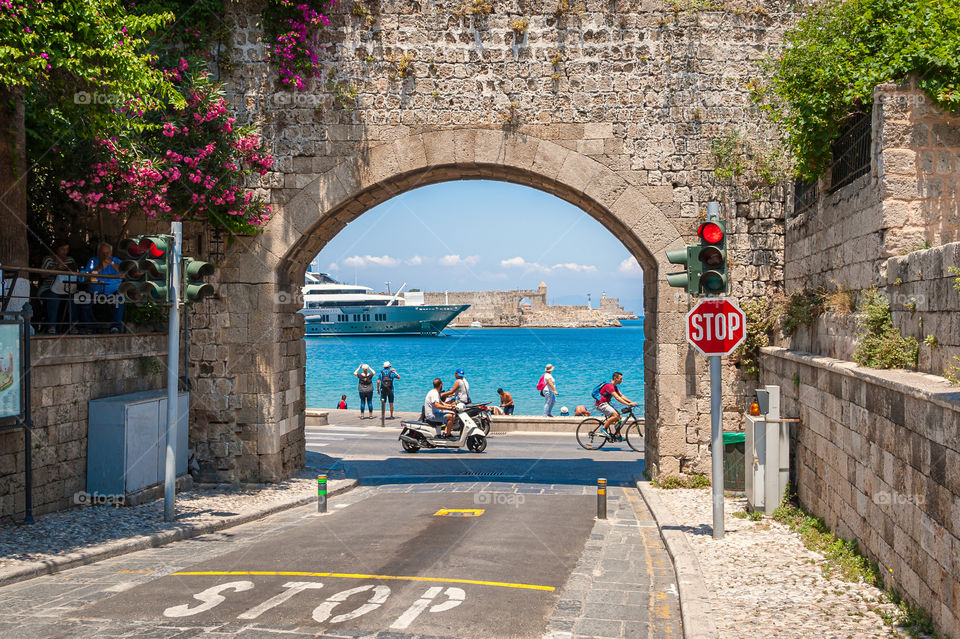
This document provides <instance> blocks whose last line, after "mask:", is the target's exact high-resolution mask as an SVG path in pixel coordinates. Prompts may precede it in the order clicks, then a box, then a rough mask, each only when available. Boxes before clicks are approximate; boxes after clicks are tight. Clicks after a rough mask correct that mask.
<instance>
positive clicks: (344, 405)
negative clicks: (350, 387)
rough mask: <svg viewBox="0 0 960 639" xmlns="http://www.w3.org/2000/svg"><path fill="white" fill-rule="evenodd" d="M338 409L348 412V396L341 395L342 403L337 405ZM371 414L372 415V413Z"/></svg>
mask: <svg viewBox="0 0 960 639" xmlns="http://www.w3.org/2000/svg"><path fill="white" fill-rule="evenodd" d="M337 408H339V409H340V410H347V396H346V395H341V396H340V403H339V404H337ZM371 414H372V413H371Z"/></svg>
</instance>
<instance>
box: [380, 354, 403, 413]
mask: <svg viewBox="0 0 960 639" xmlns="http://www.w3.org/2000/svg"><path fill="white" fill-rule="evenodd" d="M395 379H400V375H398V374H397V371H395V370H393V369H392V368H391V367H390V362H384V363H383V370H382V371H380V374H379V375H377V393H378V394H379V395H380V402H381V403H382V402H390V417H388V419H393V380H395Z"/></svg>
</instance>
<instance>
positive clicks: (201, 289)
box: [182, 257, 217, 304]
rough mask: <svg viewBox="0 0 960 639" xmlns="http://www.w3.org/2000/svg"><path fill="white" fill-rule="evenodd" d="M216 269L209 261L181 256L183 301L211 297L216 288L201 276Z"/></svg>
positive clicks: (207, 274)
mask: <svg viewBox="0 0 960 639" xmlns="http://www.w3.org/2000/svg"><path fill="white" fill-rule="evenodd" d="M216 270H217V267H215V266H214V265H213V264H211V263H210V262H201V261H200V260H195V259H193V258H192V257H185V258H183V295H182V298H183V301H184V303H187V304H189V303H191V302H199V301H200V300H202V299H204V298H206V297H212V296H213V295H214V293H216V290H215V289H214V288H213V284H208V283H206V282H204V281H203V278H205V277H209V276H210V275H213V272H214V271H216Z"/></svg>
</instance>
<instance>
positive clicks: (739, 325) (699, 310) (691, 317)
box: [687, 298, 747, 356]
mask: <svg viewBox="0 0 960 639" xmlns="http://www.w3.org/2000/svg"><path fill="white" fill-rule="evenodd" d="M746 323H747V317H746V315H744V313H743V311H742V310H740V307H739V306H737V304H736V303H735V302H732V301H731V300H728V299H724V298H707V299H702V300H700V301H699V302H698V303H697V305H696V306H694V307H693V308H692V309H691V310H690V312H689V313H687V341H688V342H690V344H692V345H693V346H694V347H695V348H696V349H697V350H698V351H700V353H702V354H703V355H708V356H712V355H729V354H730V353H732V352H733V350H734V349H735V348H736V347H737V346H739V345H740V343H741V342H743V340H744V339H745V338H746V336H747V328H746Z"/></svg>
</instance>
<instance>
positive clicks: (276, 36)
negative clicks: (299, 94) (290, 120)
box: [263, 0, 338, 89]
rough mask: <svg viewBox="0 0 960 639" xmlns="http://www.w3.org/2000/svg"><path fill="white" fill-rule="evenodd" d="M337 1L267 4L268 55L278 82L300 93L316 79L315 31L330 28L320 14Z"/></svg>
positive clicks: (291, 0)
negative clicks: (274, 68) (275, 68)
mask: <svg viewBox="0 0 960 639" xmlns="http://www.w3.org/2000/svg"><path fill="white" fill-rule="evenodd" d="M336 2H338V0H303V1H301V2H295V1H294V0H270V2H269V4H268V5H267V8H266V9H265V10H264V14H263V17H264V23H265V24H266V27H267V35H268V38H269V49H268V55H269V58H270V61H271V62H273V63H274V64H276V65H277V67H278V70H279V74H280V82H282V83H283V84H285V85H287V86H290V87H294V88H296V89H303V88H305V86H306V82H307V81H308V80H310V79H311V78H316V77H319V76H320V72H321V69H320V61H319V57H318V52H319V50H320V48H321V46H320V44H319V42H318V40H317V34H316V31H317V29H319V28H320V27H325V26H329V25H330V19H329V18H327V16H326V15H324V14H323V13H321V11H323V10H324V9H327V8H329V7H331V6H333V5H334V4H335V3H336Z"/></svg>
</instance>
